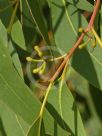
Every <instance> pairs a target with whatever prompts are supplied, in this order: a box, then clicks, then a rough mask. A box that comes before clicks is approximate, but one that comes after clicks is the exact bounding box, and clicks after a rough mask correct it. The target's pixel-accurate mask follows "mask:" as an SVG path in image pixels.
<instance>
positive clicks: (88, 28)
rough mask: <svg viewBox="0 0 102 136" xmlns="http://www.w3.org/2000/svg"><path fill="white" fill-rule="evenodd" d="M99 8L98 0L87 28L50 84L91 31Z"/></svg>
mask: <svg viewBox="0 0 102 136" xmlns="http://www.w3.org/2000/svg"><path fill="white" fill-rule="evenodd" d="M99 6H100V0H97V1H96V5H95V7H94V11H93V14H92V16H91V19H90V21H89V24H88V26H87V28H86V29H85V31H84V32H83V33H82V34H81V36H80V37H79V38H78V40H77V42H76V43H75V44H74V46H73V47H72V48H71V49H70V51H69V52H68V54H67V56H66V57H65V59H64V61H63V62H62V63H61V65H60V66H59V68H58V69H57V71H56V72H55V74H54V75H53V77H52V78H51V79H50V81H51V82H53V81H54V80H55V79H56V78H57V76H58V75H59V73H60V72H61V70H62V69H63V67H64V66H65V64H66V63H67V62H68V60H69V59H70V58H71V56H72V54H73V53H74V51H75V50H76V49H77V47H78V46H79V44H80V43H81V41H82V40H83V38H84V36H85V34H86V33H87V32H88V31H89V30H90V29H91V27H92V26H93V24H94V20H95V17H96V14H97V12H98V10H99Z"/></svg>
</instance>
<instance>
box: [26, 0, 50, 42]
mask: <svg viewBox="0 0 102 136" xmlns="http://www.w3.org/2000/svg"><path fill="white" fill-rule="evenodd" d="M26 3H27V6H28V8H29V11H30V13H31V16H32V18H33V20H34V22H35V23H36V25H37V27H38V30H39V32H40V34H41V35H42V37H43V38H44V40H45V41H46V43H47V44H48V45H50V40H49V37H48V32H47V28H46V25H45V21H44V17H43V14H42V11H41V7H40V1H39V0H26Z"/></svg>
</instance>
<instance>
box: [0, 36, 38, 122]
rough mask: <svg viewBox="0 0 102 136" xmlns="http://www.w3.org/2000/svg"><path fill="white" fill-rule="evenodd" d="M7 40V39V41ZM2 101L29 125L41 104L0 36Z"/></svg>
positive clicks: (0, 88) (0, 97)
mask: <svg viewBox="0 0 102 136" xmlns="http://www.w3.org/2000/svg"><path fill="white" fill-rule="evenodd" d="M5 40H6V39H5ZM0 100H1V101H2V102H3V103H5V104H6V105H7V106H8V107H10V108H11V109H12V110H13V111H14V112H15V113H16V114H17V115H19V116H21V117H22V118H23V120H25V121H26V122H27V123H28V124H31V123H32V122H33V120H34V119H35V118H36V117H37V115H38V113H39V110H40V104H39V102H38V100H37V99H36V97H35V96H33V94H32V93H31V92H30V90H29V88H28V87H27V86H26V85H25V83H24V82H23V80H22V79H21V77H20V76H19V75H18V73H17V72H16V70H15V69H14V67H13V65H12V60H11V57H10V55H9V51H8V49H7V47H6V46H5V41H4V39H2V36H1V35H0Z"/></svg>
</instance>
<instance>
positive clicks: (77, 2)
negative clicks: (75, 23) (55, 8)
mask: <svg viewBox="0 0 102 136" xmlns="http://www.w3.org/2000/svg"><path fill="white" fill-rule="evenodd" d="M67 1H68V2H69V3H71V4H73V5H74V6H76V7H78V8H79V9H82V10H85V11H86V10H87V11H93V6H92V5H91V4H90V3H89V2H88V1H86V0H67Z"/></svg>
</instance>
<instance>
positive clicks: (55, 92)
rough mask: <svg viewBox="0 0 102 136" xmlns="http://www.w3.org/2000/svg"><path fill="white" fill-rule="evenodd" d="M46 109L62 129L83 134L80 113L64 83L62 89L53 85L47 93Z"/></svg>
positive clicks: (78, 134) (79, 134)
mask: <svg viewBox="0 0 102 136" xmlns="http://www.w3.org/2000/svg"><path fill="white" fill-rule="evenodd" d="M47 109H48V111H49V112H50V113H51V114H52V115H53V116H54V118H55V120H56V121H57V122H58V123H59V124H60V126H61V127H62V128H63V129H65V130H66V131H68V132H69V133H71V134H73V135H74V136H76V135H77V136H85V131H84V127H83V124H82V120H81V117H80V114H79V112H78V109H77V107H76V104H75V101H74V99H73V97H72V94H71V93H70V90H69V89H68V87H67V85H66V84H64V85H63V86H62V89H60V88H59V87H53V89H52V90H51V91H50V94H49V98H48V103H47Z"/></svg>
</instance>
